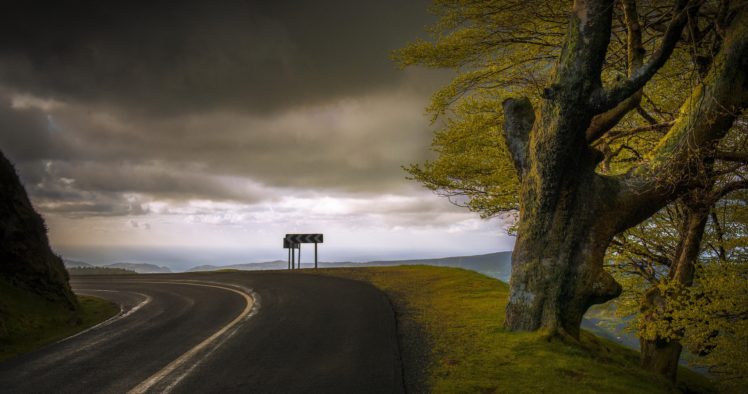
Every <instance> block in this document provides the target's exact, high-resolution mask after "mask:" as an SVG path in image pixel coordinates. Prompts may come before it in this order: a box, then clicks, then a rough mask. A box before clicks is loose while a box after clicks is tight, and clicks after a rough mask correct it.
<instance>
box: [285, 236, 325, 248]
mask: <svg viewBox="0 0 748 394" xmlns="http://www.w3.org/2000/svg"><path fill="white" fill-rule="evenodd" d="M284 239H285V240H286V241H288V242H289V243H294V244H321V243H322V242H323V239H324V237H323V236H322V234H286V238H284ZM284 245H285V243H284Z"/></svg>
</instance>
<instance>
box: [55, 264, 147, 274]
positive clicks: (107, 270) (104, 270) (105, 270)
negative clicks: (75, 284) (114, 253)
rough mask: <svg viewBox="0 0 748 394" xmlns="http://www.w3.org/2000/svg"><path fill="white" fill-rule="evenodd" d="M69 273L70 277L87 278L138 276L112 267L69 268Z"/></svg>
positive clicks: (133, 272)
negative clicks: (87, 276) (91, 276)
mask: <svg viewBox="0 0 748 394" xmlns="http://www.w3.org/2000/svg"><path fill="white" fill-rule="evenodd" d="M68 273H69V274H70V276H85V275H123V274H136V273H137V272H135V271H131V270H126V269H124V268H112V267H94V266H88V267H68Z"/></svg>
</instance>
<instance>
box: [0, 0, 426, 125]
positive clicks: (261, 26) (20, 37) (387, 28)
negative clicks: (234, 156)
mask: <svg viewBox="0 0 748 394" xmlns="http://www.w3.org/2000/svg"><path fill="white" fill-rule="evenodd" d="M6 3H7V2H6ZM427 4H428V2H427V1H426V0H419V1H401V0H378V1H366V2H364V1H346V0H305V1H271V0H268V1H220V2H209V1H197V0H195V1H118V2H110V1H82V0H78V1H29V0H26V1H11V2H10V4H5V5H4V7H3V9H2V16H0V56H1V57H0V79H1V80H2V83H3V84H5V85H6V86H11V87H13V88H15V89H18V90H20V91H27V92H30V93H33V94H35V95H39V96H44V97H55V98H59V99H61V100H74V101H82V102H87V103H96V104H97V105H100V104H102V103H103V104H107V105H110V106H111V105H113V106H116V107H125V108H130V109H134V110H139V111H143V112H146V113H151V114H152V113H158V114H163V113H172V114H175V113H183V112H190V111H195V110H210V109H213V108H227V107H231V108H234V109H236V110H243V111H244V110H246V111H250V112H261V111H268V110H277V109H283V108H287V107H289V106H294V105H300V104H305V103H314V102H320V101H325V100H329V99H330V98H331V97H336V96H345V95H354V94H358V93H361V92H368V91H371V90H372V89H382V88H386V87H388V86H394V85H396V84H397V83H399V80H400V78H401V77H402V74H399V73H398V71H397V70H396V69H395V66H394V65H393V64H392V62H391V61H390V60H389V57H388V54H389V52H390V51H391V50H393V49H395V48H398V47H400V46H402V45H403V44H404V43H406V42H408V41H409V40H411V39H413V38H414V37H416V36H417V35H419V33H420V32H422V30H423V27H424V25H426V24H428V23H429V22H430V20H431V19H430V17H429V16H428V15H427V14H426V12H425V11H424V10H425V9H426V7H427Z"/></svg>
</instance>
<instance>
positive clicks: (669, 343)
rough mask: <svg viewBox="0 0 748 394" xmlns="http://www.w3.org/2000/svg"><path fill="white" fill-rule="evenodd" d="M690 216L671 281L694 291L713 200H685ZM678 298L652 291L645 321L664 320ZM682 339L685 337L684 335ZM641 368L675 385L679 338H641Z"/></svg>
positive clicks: (696, 194)
mask: <svg viewBox="0 0 748 394" xmlns="http://www.w3.org/2000/svg"><path fill="white" fill-rule="evenodd" d="M684 200H685V205H686V216H685V218H684V222H683V229H682V230H681V241H680V243H679V245H678V247H677V248H676V253H675V256H674V257H673V261H672V265H671V266H670V271H669V278H670V280H672V281H674V282H675V283H677V284H678V285H681V286H683V287H691V286H692V285H693V279H694V269H695V266H696V261H697V260H698V258H699V252H700V250H701V239H702V238H703V235H704V229H705V227H706V221H707V218H708V217H709V205H711V204H710V203H709V201H708V200H709V198H708V197H707V196H706V193H705V191H704V190H703V189H700V190H694V191H693V192H692V193H690V194H689V196H688V198H685V199H684ZM677 296H678V294H677V293H676V294H668V295H663V294H662V293H661V291H660V290H659V289H658V288H656V287H655V288H652V289H651V290H650V291H649V292H647V294H646V295H645V297H644V300H642V305H641V312H642V314H643V315H644V318H645V319H662V316H663V315H664V312H665V311H666V310H667V308H668V307H667V302H668V298H669V297H677ZM680 335H682V333H680ZM639 344H640V348H641V366H642V367H643V368H645V369H646V370H649V371H653V372H655V373H657V374H660V375H663V376H665V377H667V378H668V379H670V380H671V381H673V382H675V380H676V377H677V373H678V360H680V355H681V351H682V350H683V346H682V345H681V344H680V341H679V340H678V338H677V335H676V338H669V339H668V338H663V337H661V336H656V337H655V338H640V339H639Z"/></svg>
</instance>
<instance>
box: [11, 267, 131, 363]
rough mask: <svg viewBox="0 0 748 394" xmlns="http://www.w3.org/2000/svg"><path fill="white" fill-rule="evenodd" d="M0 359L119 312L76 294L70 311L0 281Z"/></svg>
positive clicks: (55, 338)
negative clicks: (75, 303) (76, 304)
mask: <svg viewBox="0 0 748 394" xmlns="http://www.w3.org/2000/svg"><path fill="white" fill-rule="evenodd" d="M0 295H1V296H0V361H3V360H7V359H9V358H12V357H15V356H17V355H19V354H23V353H26V352H29V351H31V350H34V349H37V348H39V347H42V346H44V345H47V344H50V343H52V342H55V341H57V340H60V339H62V338H65V337H68V336H70V335H73V334H75V333H77V332H79V331H82V330H85V329H86V328H89V327H91V326H93V325H95V324H97V323H99V322H102V321H104V320H106V319H108V318H110V317H112V316H114V315H116V314H117V313H118V312H119V307H118V306H117V305H116V304H114V303H112V302H109V301H106V300H103V299H100V298H96V297H90V296H78V302H79V308H78V310H77V311H73V310H70V309H69V308H67V307H66V306H61V305H60V304H59V303H56V302H52V301H50V300H47V299H45V298H44V297H42V296H39V295H37V294H33V293H30V292H28V291H25V290H22V289H19V288H17V287H14V286H11V285H10V284H8V283H7V282H5V281H3V280H0Z"/></svg>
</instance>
